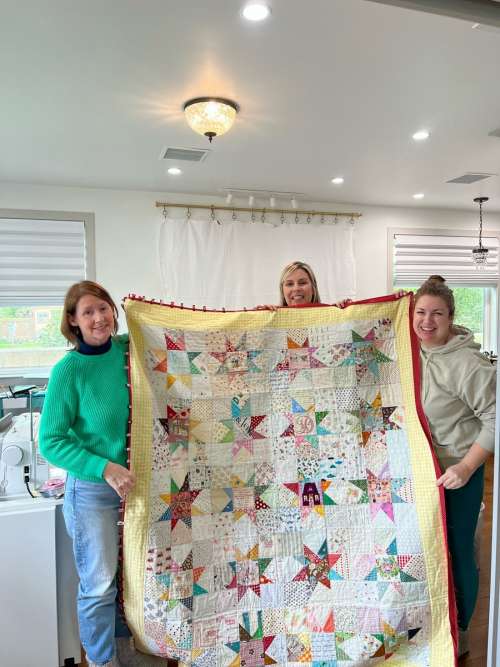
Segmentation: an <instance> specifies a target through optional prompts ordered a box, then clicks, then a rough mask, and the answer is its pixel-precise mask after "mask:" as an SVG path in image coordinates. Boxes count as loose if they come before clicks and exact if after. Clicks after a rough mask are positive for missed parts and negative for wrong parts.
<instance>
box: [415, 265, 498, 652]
mask: <svg viewBox="0 0 500 667" xmlns="http://www.w3.org/2000/svg"><path fill="white" fill-rule="evenodd" d="M454 313H455V302H454V298H453V292H452V291H451V290H450V289H449V287H447V285H446V284H445V280H444V278H442V277H441V276H431V277H430V278H429V279H428V280H427V281H426V282H425V283H424V284H423V285H422V286H421V287H420V289H419V290H418V291H417V293H416V295H415V310H414V316H413V329H414V331H415V333H416V334H417V336H418V338H419V339H420V350H421V352H420V361H421V391H422V404H423V408H424V412H425V414H426V417H427V421H428V422H429V427H430V430H431V433H432V444H433V447H434V451H435V452H436V455H437V457H438V460H439V463H440V466H441V471H442V475H441V476H440V477H439V479H438V480H437V484H438V486H443V488H444V490H445V500H446V522H447V530H448V546H449V549H450V554H451V561H452V570H453V578H454V582H455V592H456V598H457V610H458V626H459V631H460V635H459V655H463V654H464V653H466V652H467V651H468V647H467V628H468V625H469V622H470V619H471V616H472V613H473V611H474V607H475V604H476V600H477V593H478V584H479V575H478V569H477V564H476V562H475V560H474V533H475V530H476V524H477V519H478V516H479V509H480V506H481V501H482V497H483V482H484V463H485V461H486V460H487V459H488V457H489V456H490V455H491V453H492V452H493V450H494V445H495V379H496V372H495V369H494V367H493V366H492V365H491V364H490V362H489V361H488V360H487V359H486V358H485V357H484V356H483V355H482V354H481V352H480V346H479V345H478V344H477V343H475V342H474V337H473V334H472V332H470V331H469V330H468V329H465V328H463V327H459V326H456V325H454V324H453V316H454Z"/></svg>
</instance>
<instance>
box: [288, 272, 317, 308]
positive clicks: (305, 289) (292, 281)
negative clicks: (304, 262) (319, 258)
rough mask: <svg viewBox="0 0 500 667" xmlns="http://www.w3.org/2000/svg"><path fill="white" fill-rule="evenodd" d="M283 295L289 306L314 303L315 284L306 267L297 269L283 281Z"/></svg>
mask: <svg viewBox="0 0 500 667" xmlns="http://www.w3.org/2000/svg"><path fill="white" fill-rule="evenodd" d="M283 296H284V297H285V301H286V305H287V306H297V305H299V304H301V303H312V300H313V285H312V282H311V279H310V278H309V276H308V275H307V272H306V271H304V269H295V271H292V272H291V273H289V274H288V275H287V276H286V278H285V279H284V281H283Z"/></svg>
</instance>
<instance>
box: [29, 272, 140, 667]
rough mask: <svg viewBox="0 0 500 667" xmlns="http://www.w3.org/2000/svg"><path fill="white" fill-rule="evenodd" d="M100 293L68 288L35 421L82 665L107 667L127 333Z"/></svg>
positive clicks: (123, 470)
mask: <svg viewBox="0 0 500 667" xmlns="http://www.w3.org/2000/svg"><path fill="white" fill-rule="evenodd" d="M117 316H118V312H117V309H116V305H115V304H114V302H113V300H112V299H111V297H110V295H109V294H108V292H107V291H106V290H105V289H103V288H102V287H101V286H100V285H98V284H97V283H93V282H91V281H87V280H85V281H82V282H79V283H76V284H75V285H73V286H72V287H70V289H69V290H68V293H67V294H66V298H65V302H64V311H63V315H62V322H61V331H62V333H63V335H64V336H65V337H66V338H67V340H68V341H69V342H70V343H71V344H72V345H73V346H74V349H72V350H71V351H70V352H68V353H67V354H66V355H65V356H64V357H63V358H62V359H61V360H60V361H59V362H58V363H57V364H56V365H55V366H54V368H53V370H52V373H51V376H50V380H49V384H48V388H47V394H46V397H45V402H44V406H43V411H42V419H41V424H40V433H39V438H40V450H41V452H42V454H43V455H44V456H45V457H46V458H47V459H48V461H50V462H51V463H53V464H54V465H56V466H58V467H59V468H64V469H65V470H67V471H68V477H67V481H66V491H65V497H64V518H65V522H66V527H67V530H68V533H69V535H70V536H71V538H72V540H73V552H74V557H75V564H76V568H77V571H78V576H79V579H80V584H79V589H78V602H77V604H78V620H79V626H80V639H81V642H82V646H83V647H84V649H85V651H86V653H87V660H88V664H89V667H96V666H104V665H105V666H106V667H114V666H115V665H117V664H118V663H117V662H116V658H115V601H116V583H115V578H116V571H117V563H118V527H117V522H118V518H119V517H118V510H119V505H120V499H123V498H125V497H126V496H127V493H129V492H130V490H131V489H132V487H133V486H134V482H135V477H134V475H133V473H132V472H130V471H129V470H128V469H127V467H126V466H127V452H126V433H127V422H128V391H127V386H126V384H127V374H126V358H125V353H126V351H127V345H128V337H127V336H126V335H125V336H116V335H115V334H116V332H117V329H118V320H117Z"/></svg>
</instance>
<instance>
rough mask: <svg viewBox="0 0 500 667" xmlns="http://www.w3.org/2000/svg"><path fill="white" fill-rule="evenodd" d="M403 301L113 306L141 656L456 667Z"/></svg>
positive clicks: (134, 623)
mask: <svg viewBox="0 0 500 667" xmlns="http://www.w3.org/2000/svg"><path fill="white" fill-rule="evenodd" d="M410 309H411V300H410V297H409V296H405V297H403V298H400V299H397V298H395V297H387V298H381V299H375V300H373V301H370V302H359V303H356V304H353V305H350V306H349V307H348V308H346V309H339V308H336V307H330V306H324V307H323V306H318V307H307V308H282V309H279V310H278V311H276V312H271V311H238V312H214V311H212V312H209V311H204V310H191V309H186V308H180V307H175V306H169V305H164V304H160V303H155V302H148V301H145V300H142V299H138V298H135V297H131V298H129V299H127V300H126V301H125V310H126V314H127V320H128V326H129V331H130V381H131V435H130V465H131V468H132V469H133V470H134V471H135V472H136V474H137V478H138V481H137V485H136V488H135V491H134V493H133V494H131V495H130V497H129V498H128V499H127V503H126V507H125V512H124V526H123V544H122V554H123V573H122V591H123V601H124V608H125V612H126V618H127V622H128V624H129V626H130V628H131V630H132V631H133V634H134V636H135V640H136V645H137V647H138V648H139V650H141V651H144V652H146V653H152V654H156V655H159V656H164V657H169V658H171V659H174V660H177V661H178V664H179V666H180V667H261V666H264V665H280V666H285V665H286V666H295V667H347V666H354V665H356V666H357V665H367V666H371V665H378V664H385V663H386V662H387V663H389V664H391V665H408V666H413V665H415V666H424V665H428V666H432V667H448V666H450V667H451V666H452V665H454V664H455V658H454V648H453V639H452V635H454V629H453V628H454V625H455V623H454V612H453V602H452V596H451V595H450V584H449V572H448V558H447V548H446V542H445V535H444V529H443V520H444V519H443V509H442V508H443V504H442V497H441V496H440V493H441V492H440V491H439V489H438V488H437V487H436V484H435V481H436V473H435V462H434V458H433V455H432V452H431V447H430V445H429V440H428V437H427V435H426V430H425V429H426V425H425V420H424V419H423V416H422V412H421V408H420V401H419V398H418V394H419V388H418V382H419V379H418V351H417V345H416V341H415V340H414V339H413V334H412V332H411V327H410V323H409V312H410Z"/></svg>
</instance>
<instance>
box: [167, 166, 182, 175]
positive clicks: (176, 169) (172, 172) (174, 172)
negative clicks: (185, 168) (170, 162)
mask: <svg viewBox="0 0 500 667" xmlns="http://www.w3.org/2000/svg"><path fill="white" fill-rule="evenodd" d="M167 171H168V173H169V174H170V175H171V176H178V175H179V174H182V169H179V167H170V168H169V169H167Z"/></svg>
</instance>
